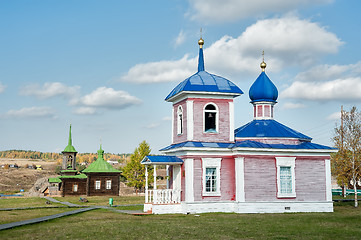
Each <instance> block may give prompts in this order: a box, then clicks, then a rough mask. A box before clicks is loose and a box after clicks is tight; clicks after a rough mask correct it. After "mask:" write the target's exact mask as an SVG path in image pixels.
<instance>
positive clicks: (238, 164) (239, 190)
mask: <svg viewBox="0 0 361 240" xmlns="http://www.w3.org/2000/svg"><path fill="white" fill-rule="evenodd" d="M234 160H235V171H236V173H235V174H236V175H235V176H236V201H237V202H244V201H245V194H244V158H243V157H240V158H235V159H234Z"/></svg>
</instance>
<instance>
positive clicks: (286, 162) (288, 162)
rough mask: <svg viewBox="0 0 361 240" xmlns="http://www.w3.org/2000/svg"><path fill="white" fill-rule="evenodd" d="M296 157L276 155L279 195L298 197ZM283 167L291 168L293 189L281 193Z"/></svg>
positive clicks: (279, 196)
mask: <svg viewBox="0 0 361 240" xmlns="http://www.w3.org/2000/svg"><path fill="white" fill-rule="evenodd" d="M295 161H296V157H276V165H277V197H278V198H295V197H296V176H295ZM281 167H290V168H291V177H292V191H291V192H290V193H281Z"/></svg>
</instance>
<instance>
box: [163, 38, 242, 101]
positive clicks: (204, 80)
mask: <svg viewBox="0 0 361 240" xmlns="http://www.w3.org/2000/svg"><path fill="white" fill-rule="evenodd" d="M198 44H199V46H200V48H199V56H198V72H197V73H195V74H193V75H192V76H190V77H189V78H187V79H185V80H184V81H183V82H181V83H179V84H178V85H177V86H176V87H175V88H174V89H173V90H172V91H171V92H170V93H169V94H168V96H167V97H166V98H165V100H166V101H167V100H169V99H170V98H172V97H174V96H176V95H178V94H180V93H181V92H197V93H199V92H212V93H227V94H231V95H234V96H238V95H241V94H243V91H242V90H241V89H240V88H239V87H237V86H236V85H235V84H234V83H232V82H231V81H229V80H228V79H225V78H223V77H220V76H217V75H214V74H211V73H208V72H206V71H205V70H204V57H203V44H204V41H203V39H202V38H201V39H200V40H199V41H198Z"/></svg>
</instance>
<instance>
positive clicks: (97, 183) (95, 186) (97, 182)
mask: <svg viewBox="0 0 361 240" xmlns="http://www.w3.org/2000/svg"><path fill="white" fill-rule="evenodd" d="M101 186H102V183H101V181H100V180H96V181H95V183H94V189H95V190H100V189H101Z"/></svg>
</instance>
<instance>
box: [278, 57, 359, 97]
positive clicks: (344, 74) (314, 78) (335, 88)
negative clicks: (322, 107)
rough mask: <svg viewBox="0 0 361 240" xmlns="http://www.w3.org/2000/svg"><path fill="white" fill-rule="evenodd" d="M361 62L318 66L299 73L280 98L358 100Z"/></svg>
mask: <svg viewBox="0 0 361 240" xmlns="http://www.w3.org/2000/svg"><path fill="white" fill-rule="evenodd" d="M360 67H361V62H357V63H355V64H349V65H319V66H315V67H313V68H311V69H310V70H308V71H305V72H302V73H299V74H298V75H297V76H296V77H295V79H294V82H293V83H292V84H291V85H290V86H289V87H287V88H286V89H285V90H284V91H283V92H282V93H281V96H282V97H286V98H293V99H306V100H319V101H325V100H360V99H361V94H360V92H361V70H360Z"/></svg>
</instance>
